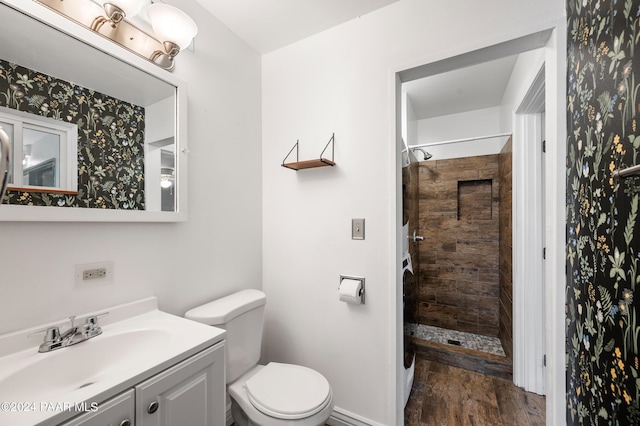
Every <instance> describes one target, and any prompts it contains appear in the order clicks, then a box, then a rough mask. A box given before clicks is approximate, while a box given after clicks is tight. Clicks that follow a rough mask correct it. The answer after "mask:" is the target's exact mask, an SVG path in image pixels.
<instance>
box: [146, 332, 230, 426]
mask: <svg viewBox="0 0 640 426" xmlns="http://www.w3.org/2000/svg"><path fill="white" fill-rule="evenodd" d="M225 387H226V385H225V374H224V342H221V343H219V344H217V345H215V346H212V347H211V348H209V349H205V350H204V351H202V352H200V353H198V354H196V355H194V356H192V357H191V358H189V359H187V360H185V361H183V362H181V363H180V364H177V365H175V366H174V367H171V368H169V369H168V370H165V371H163V372H162V373H160V374H158V375H156V376H154V377H152V378H150V379H149V380H147V381H145V382H142V383H141V384H139V385H138V386H136V401H137V404H136V420H137V422H138V423H137V425H138V426H176V425H189V426H225V424H226V407H225Z"/></svg>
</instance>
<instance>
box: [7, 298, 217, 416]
mask: <svg viewBox="0 0 640 426" xmlns="http://www.w3.org/2000/svg"><path fill="white" fill-rule="evenodd" d="M106 310H108V311H109V315H108V316H107V317H105V318H103V319H101V321H100V322H101V327H102V334H101V335H99V336H96V337H94V338H91V339H89V340H85V341H83V342H80V343H77V344H75V345H73V346H68V347H65V348H61V349H56V350H54V351H51V352H46V353H39V352H38V346H39V345H40V343H41V342H42V337H41V336H40V337H35V336H34V337H29V336H32V335H33V333H34V332H35V331H38V330H42V329H46V328H49V327H51V326H62V327H63V328H64V325H65V324H64V322H63V321H61V322H57V323H48V324H41V325H39V326H37V327H33V328H31V329H25V330H20V331H16V332H14V333H10V334H5V335H0V402H2V403H4V404H5V405H3V407H5V409H0V425H11V426H33V425H38V426H51V425H57V424H60V423H64V422H65V421H67V420H69V419H70V418H72V417H74V416H75V415H77V414H78V413H80V412H82V411H83V410H82V408H74V407H75V405H74V404H78V403H85V402H86V403H90V402H92V401H93V402H96V403H102V402H104V401H107V400H108V399H109V398H112V397H114V396H116V395H118V394H121V393H122V392H124V391H127V390H129V389H132V388H133V387H135V386H136V385H138V384H140V383H142V382H143V381H145V380H147V379H149V378H150V377H153V376H154V375H156V374H158V373H160V372H162V371H164V370H166V369H167V368H169V367H171V366H174V365H176V364H178V363H179V362H181V361H183V360H185V359H187V358H188V357H191V356H193V355H195V354H197V353H199V352H201V351H202V350H204V349H206V348H208V347H211V346H212V345H214V344H217V343H219V342H221V341H222V340H223V339H224V335H225V331H224V330H222V329H219V328H216V327H211V326H207V325H204V324H200V323H197V322H194V321H189V320H187V319H184V318H181V317H178V316H175V315H171V314H168V313H166V312H162V311H160V310H158V307H157V299H156V298H155V297H151V298H147V299H142V300H140V301H136V302H131V303H128V304H124V305H119V306H115V307H110V308H107V309H106ZM98 312H99V311H98ZM98 312H91V313H86V314H84V315H83V316H80V318H83V317H87V316H90V315H96V314H97V313H98ZM12 404H13V405H12ZM24 404H27V405H26V407H27V408H28V409H25V405H24ZM11 407H15V408H16V409H11ZM0 408H2V407H0Z"/></svg>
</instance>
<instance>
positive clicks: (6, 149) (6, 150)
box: [0, 127, 11, 204]
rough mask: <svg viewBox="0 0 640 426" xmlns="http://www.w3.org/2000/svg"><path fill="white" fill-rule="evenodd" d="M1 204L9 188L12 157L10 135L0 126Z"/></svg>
mask: <svg viewBox="0 0 640 426" xmlns="http://www.w3.org/2000/svg"><path fill="white" fill-rule="evenodd" d="M0 148H1V149H0V154H1V155H2V156H1V157H0V179H2V181H1V182H0V204H2V198H3V197H4V193H5V191H6V190H7V184H8V183H9V159H10V158H11V145H9V136H8V135H7V133H6V132H5V131H4V129H3V128H2V127H0Z"/></svg>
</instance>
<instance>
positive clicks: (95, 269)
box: [74, 262, 113, 286]
mask: <svg viewBox="0 0 640 426" xmlns="http://www.w3.org/2000/svg"><path fill="white" fill-rule="evenodd" d="M74 271H75V273H74V282H75V284H76V286H83V285H90V284H108V283H110V282H112V281H113V262H100V263H87V264H84V265H74Z"/></svg>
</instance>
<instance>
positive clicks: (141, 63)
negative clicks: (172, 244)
mask: <svg viewBox="0 0 640 426" xmlns="http://www.w3.org/2000/svg"><path fill="white" fill-rule="evenodd" d="M0 3H2V4H4V5H6V6H9V7H11V8H12V9H15V10H17V11H19V12H21V13H23V14H25V15H26V16H28V17H30V18H31V19H35V20H36V21H39V22H40V23H43V24H45V25H47V26H49V27H51V28H53V29H54V30H57V31H60V32H61V33H63V34H66V35H67V36H69V37H73V38H75V39H77V40H79V41H81V42H83V43H85V44H87V45H89V46H91V47H93V48H95V49H97V50H99V51H101V52H103V53H104V54H107V55H110V56H113V57H115V58H117V59H119V60H121V61H123V62H124V63H126V64H128V65H130V66H132V67H135V68H138V69H140V70H142V71H144V72H146V73H147V74H150V75H152V76H154V77H155V78H157V79H159V80H162V81H163V82H166V83H168V84H170V85H171V86H174V87H175V88H176V141H175V143H176V172H175V173H176V182H177V184H176V190H177V197H176V211H174V212H166V211H146V210H117V209H94V208H73V207H57V206H50V207H48V206H20V205H11V204H0V221H14V222H16V221H17V222H184V221H186V220H187V217H188V216H187V187H188V186H187V157H188V155H187V154H188V152H189V149H188V143H187V142H188V139H187V84H186V82H184V81H182V80H180V79H178V78H177V77H175V76H174V75H173V74H171V73H169V72H168V71H165V70H163V69H161V68H159V67H158V66H156V65H154V64H152V63H151V62H148V61H146V60H145V59H143V58H141V57H139V56H138V55H136V54H134V53H132V52H129V51H128V50H126V49H125V48H123V47H120V46H118V45H117V44H115V43H114V42H112V41H110V40H108V39H106V38H104V37H102V36H100V35H99V34H96V33H94V32H92V31H90V30H88V29H86V28H83V27H82V26H80V25H78V24H76V23H75V22H73V21H70V20H68V19H66V18H65V17H63V16H61V15H59V14H58V13H56V12H54V11H52V10H50V9H48V8H47V7H45V6H43V5H41V4H39V3H36V2H35V1H33V0H0Z"/></svg>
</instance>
